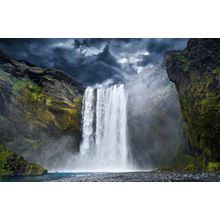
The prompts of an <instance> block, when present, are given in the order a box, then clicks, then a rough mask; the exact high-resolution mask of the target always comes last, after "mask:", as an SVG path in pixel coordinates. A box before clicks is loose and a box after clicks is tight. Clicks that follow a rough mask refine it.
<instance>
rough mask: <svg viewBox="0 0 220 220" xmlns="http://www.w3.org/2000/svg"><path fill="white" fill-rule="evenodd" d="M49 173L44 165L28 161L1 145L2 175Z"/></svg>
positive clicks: (0, 169) (0, 173)
mask: <svg viewBox="0 0 220 220" xmlns="http://www.w3.org/2000/svg"><path fill="white" fill-rule="evenodd" d="M45 173H47V170H46V169H44V168H43V167H41V166H39V165H37V164H32V163H28V162H27V161H25V160H24V159H23V157H21V156H18V155H17V154H15V153H14V152H12V151H11V150H9V149H6V148H4V147H3V146H2V145H0V175H42V174H45Z"/></svg>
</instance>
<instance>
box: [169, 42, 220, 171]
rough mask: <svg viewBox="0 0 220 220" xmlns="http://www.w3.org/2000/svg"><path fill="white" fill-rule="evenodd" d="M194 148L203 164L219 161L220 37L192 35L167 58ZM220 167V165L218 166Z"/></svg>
mask: <svg viewBox="0 0 220 220" xmlns="http://www.w3.org/2000/svg"><path fill="white" fill-rule="evenodd" d="M165 65H166V68H167V73H168V76H169V79H170V80H171V81H172V82H174V83H175V85H176V88H177V90H178V92H179V100H180V105H181V111H182V115H183V118H184V120H185V122H186V131H187V132H186V133H187V138H188V141H189V144H190V146H191V149H192V150H193V152H194V154H195V155H196V157H198V158H200V159H201V160H202V162H203V163H204V165H206V166H207V165H208V167H209V166H210V165H213V163H216V164H217V163H218V162H220V39H191V40H189V41H188V44H187V48H186V49H185V50H183V51H177V52H173V53H172V52H171V53H169V54H167V56H166V58H165ZM219 167H220V166H219Z"/></svg>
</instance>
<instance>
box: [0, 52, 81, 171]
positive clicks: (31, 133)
mask: <svg viewBox="0 0 220 220" xmlns="http://www.w3.org/2000/svg"><path fill="white" fill-rule="evenodd" d="M83 93H84V88H83V86H82V85H81V84H80V83H79V82H77V81H76V80H74V79H73V78H72V77H71V76H69V75H68V74H66V73H65V72H63V71H60V70H57V69H53V68H47V69H45V68H41V67H37V66H34V65H32V64H29V63H27V62H25V61H19V60H15V59H12V58H10V57H8V56H6V55H5V54H2V53H0V103H1V104H0V144H3V145H5V146H7V147H8V148H9V149H11V150H13V151H14V152H16V153H17V154H19V155H21V156H23V157H24V159H26V160H28V161H30V162H32V163H38V164H41V165H43V166H44V167H46V168H48V169H50V168H53V169H56V168H58V164H63V162H65V160H66V157H67V155H69V154H72V153H73V152H75V151H78V146H79V142H80V138H81V131H80V130H81V129H80V126H81V106H82V97H83ZM57 161H59V163H58V162H57Z"/></svg>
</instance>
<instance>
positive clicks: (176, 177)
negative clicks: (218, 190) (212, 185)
mask: <svg viewBox="0 0 220 220" xmlns="http://www.w3.org/2000/svg"><path fill="white" fill-rule="evenodd" d="M0 181H6V182H10V181H13V182H16V181H17V182H48V181H49V182H51V181H52V182H220V172H209V173H204V172H201V173H168V172H123V173H49V174H45V175H43V176H37V177H31V176H30V177H4V178H0Z"/></svg>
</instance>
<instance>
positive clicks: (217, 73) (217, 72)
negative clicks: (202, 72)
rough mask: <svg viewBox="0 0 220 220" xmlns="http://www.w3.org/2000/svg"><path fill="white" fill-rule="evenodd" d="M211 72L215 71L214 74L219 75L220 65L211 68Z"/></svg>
mask: <svg viewBox="0 0 220 220" xmlns="http://www.w3.org/2000/svg"><path fill="white" fill-rule="evenodd" d="M213 73H215V74H216V75H220V66H218V67H216V68H215V69H213Z"/></svg>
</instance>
